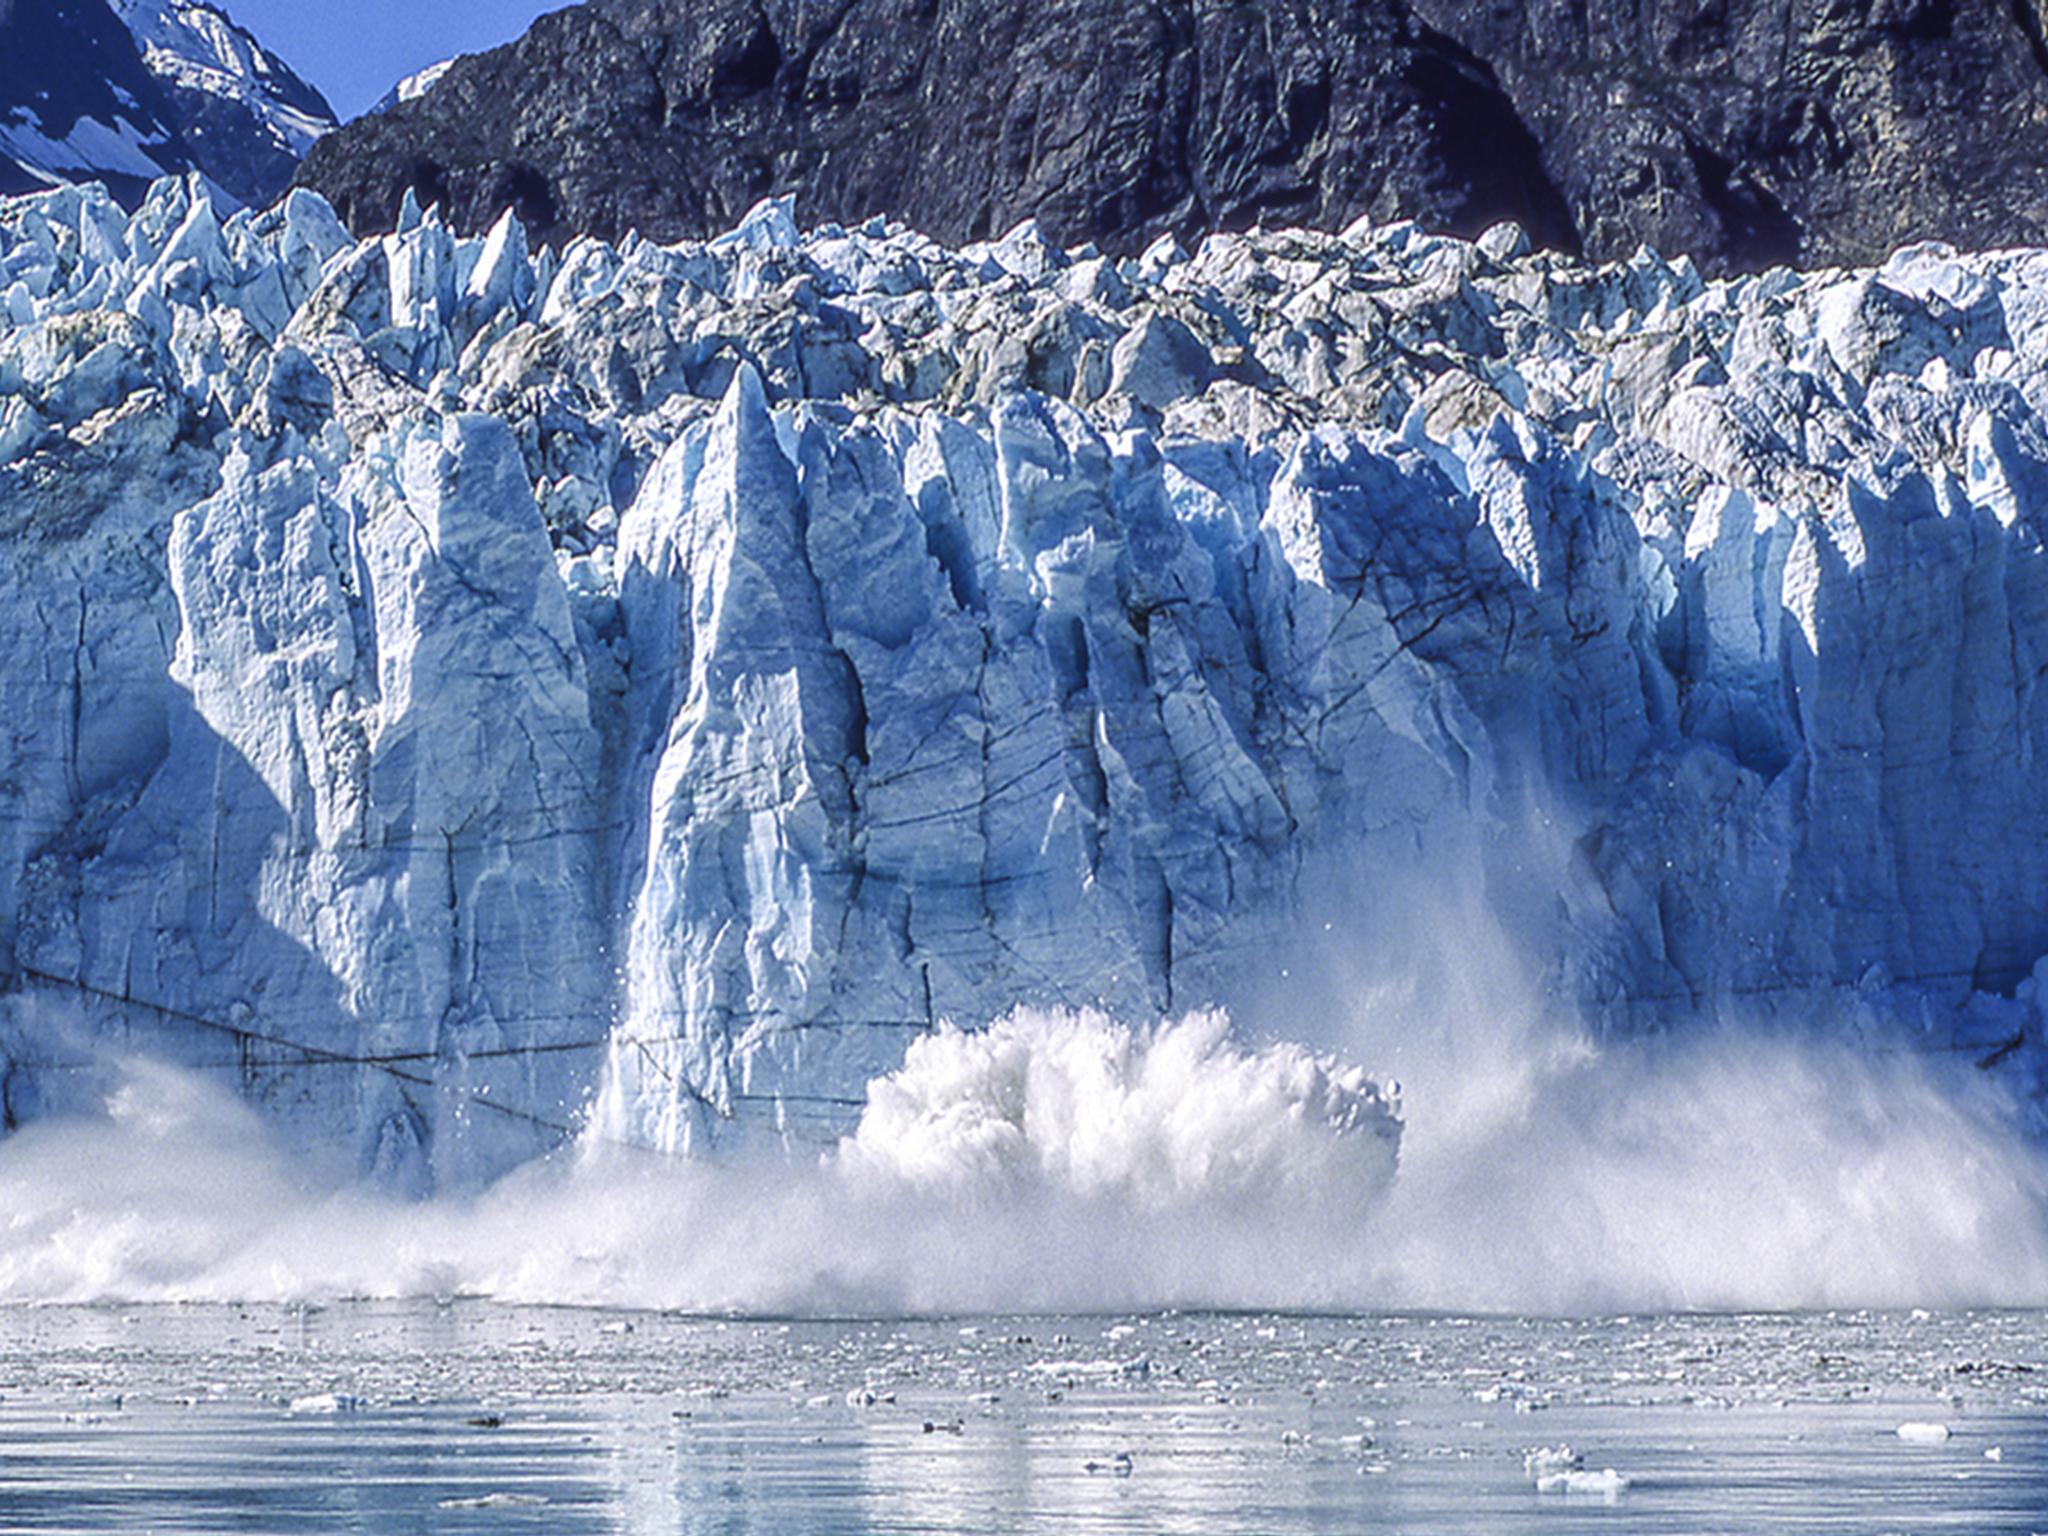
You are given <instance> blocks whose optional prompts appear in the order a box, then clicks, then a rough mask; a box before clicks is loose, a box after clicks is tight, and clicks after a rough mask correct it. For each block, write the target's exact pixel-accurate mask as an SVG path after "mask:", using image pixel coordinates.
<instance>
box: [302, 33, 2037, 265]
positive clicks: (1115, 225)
mask: <svg viewBox="0 0 2048 1536" xmlns="http://www.w3.org/2000/svg"><path fill="white" fill-rule="evenodd" d="M2044 4H2048V0H1769V3H1768V4H1767V3H1765V0H593V3H590V4H586V5H582V6H579V7H576V8H574V9H572V10H568V11H564V12H559V13H557V14H554V15H551V16H547V17H543V18H542V19H541V20H540V21H538V22H537V23H536V24H535V25H534V27H533V29H532V30H531V31H530V32H529V33H528V34H527V35H526V36H525V37H524V38H522V39H521V40H520V41H519V42H517V43H514V44H511V45H509V46H508V47H505V48H501V49H498V50H495V51H494V52H491V53H488V54H483V55H479V56H476V57H473V58H467V59H463V60H461V61H459V62H458V63H457V64H456V65H455V66H454V67H453V68H452V69H451V70H449V72H448V73H447V74H446V75H445V76H444V77H443V78H442V79H441V81H440V82H439V83H438V84H437V85H436V86H435V87H434V88H433V89H432V90H431V91H429V92H428V93H427V94H426V95H425V96H423V97H422V98H420V99H418V100H416V101H413V102H408V103H405V104H403V105H401V106H399V107H397V108H395V109H394V110H392V111H390V112H389V113H387V114H384V115H381V116H379V117H376V118H372V119H365V120H363V121H361V122H358V123H355V124H352V125H351V126H350V127H348V128H347V129H345V130H344V131H342V132H341V133H338V134H335V135H332V136H330V137H329V138H327V139H326V140H323V141H322V142H321V143H320V144H319V145H318V146H316V147H315V149H314V151H313V153H312V154H311V155H310V156H309V158H308V160H307V162H306V164H305V166H304V168H303V170H302V172H301V176H300V179H301V181H302V182H303V183H304V184H306V185H309V186H312V187H314V188H316V189H318V190H319V191H321V192H323V193H325V194H326V195H327V196H328V197H329V198H330V199H331V200H332V201H333V202H334V203H335V205H336V207H337V208H339V209H340V210H341V211H342V213H343V215H344V217H346V218H347V219H348V221H349V222H350V223H351V224H352V225H353V226H354V227H355V228H356V229H357V230H358V231H365V232H366V231H370V230H374V229H380V228H389V227H390V226H391V225H392V223H393V222H394V220H395V217H396V214H397V210H398V207H399V204H400V202H401V200H402V197H403V194H404V192H405V191H406V189H407V188H412V189H414V190H416V191H417V192H418V193H419V194H420V195H421V197H422V198H423V199H424V200H427V201H434V202H439V203H441V204H442V205H443V207H444V209H446V210H447V211H448V212H449V213H450V215H451V217H452V218H453V219H454V221H455V222H456V223H457V224H458V225H459V226H460V227H463V228H465V229H473V228H476V227H478V226H481V225H483V224H485V223H487V222H489V221H490V220H491V219H493V218H494V217H495V216H496V215H497V214H498V212H499V211H500V210H501V209H503V208H505V207H507V206H510V207H513V208H515V209H517V210H518V212H519V213H520V214H521V216H522V217H524V218H525V219H526V220H527V221H528V222H529V224H530V225H532V226H535V227H536V228H537V229H538V231H539V232H541V233H543V234H546V235H548V236H550V237H553V238H561V237H564V236H566V235H569V234H572V233H579V232H590V233H595V234H598V235H602V236H607V237H617V236H619V235H622V234H623V233H625V231H627V230H628V229H634V228H637V229H639V230H640V231H641V232H642V233H644V234H647V235H649V236H653V237H658V238H674V237H677V236H684V235H701V234H704V233H707V232H710V231H712V230H714V229H718V228H723V227H726V226H728V225H730V224H731V223H732V222H733V221H734V220H735V219H736V218H737V217H738V216H739V215H740V214H741V213H742V212H744V211H745V209H746V208H747V207H748V206H749V205H750V204H751V203H752V202H754V201H755V200H756V199H758V198H759V197H762V196H764V195H767V194H769V193H772V192H781V191H793V192H795V193H796V194H797V196H798V211H799V214H800V216H801V217H802V218H803V219H805V220H807V221H821V220H827V219H832V220H838V221H841V222H853V221H856V220H859V219H862V218H864V217H866V216H868V215H870V214H874V213H886V214H889V215H891V216H894V217H898V218H901V219H904V220H906V221H908V222H910V223H912V224H914V225H916V226H917V227H919V228H921V229H923V230H926V231H927V232H929V233H931V234H934V235H936V236H939V237H941V238H943V239H948V240H956V241H957V240H966V239H972V238H977V237H982V236H987V235H991V234H998V233H1001V232H1002V231H1003V230H1005V229H1007V228H1008V227H1009V226H1010V225H1012V224H1014V223H1015V222H1016V221H1017V220H1019V219H1021V218H1023V217H1025V216H1027V215H1034V214H1035V215H1036V216H1037V217H1038V218H1039V219H1040V221H1041V222H1042V224H1043V225H1044V226H1045V229H1046V231H1047V233H1048V234H1050V235H1051V236H1052V237H1053V238H1054V239H1056V240H1059V241H1062V242H1069V243H1071V242H1077V241H1081V240H1091V239H1092V240H1095V241H1096V242H1098V243H1100V244H1101V245H1103V246H1104V247H1105V248H1108V249H1111V250H1114V251H1129V250H1132V249H1135V248H1138V247H1142V246H1143V245H1145V244H1146V243H1148V242H1149V241H1150V240H1151V239H1153V238H1154V237H1156V236H1157V235H1159V234H1161V233H1163V232H1169V231H1170V232H1173V233H1176V234H1179V235H1181V236H1183V237H1186V236H1190V235H1193V234H1196V233H1199V232H1200V231H1202V230H1205V229H1211V228H1229V227H1243V226H1246V225H1249V224H1252V223H1254V222H1259V221H1263V222H1265V223H1267V224H1277V223H1305V224H1311V225H1320V226H1325V227H1329V226H1336V225H1341V224H1343V223H1345V222H1348V221H1349V220H1350V219H1352V218H1354V217H1356V216H1357V215H1359V214H1362V213H1371V214H1374V215H1376V216H1379V217H1393V216H1396V215H1405V216H1410V217H1414V218H1416V219H1419V220H1421V221H1422V222H1423V223H1425V224H1427V225H1430V226H1432V227H1436V228H1442V229H1448V230H1452V231H1455V232H1459V233H1467V234H1469V233H1474V232H1476V231H1477V230H1478V229H1480V228H1481V227H1483V226H1484V225H1486V224H1487V223H1489V222H1491V221H1493V220H1495V219H1498V218H1514V219H1517V220H1519V221H1521V222H1522V223H1523V224H1524V225H1526V226H1527V227H1528V228H1529V229H1530V231H1531V233H1532V234H1533V235H1534V236H1535V238H1536V239H1537V240H1538V241H1539V243H1545V244H1549V245H1554V246H1561V247H1566V248H1571V247H1577V246H1583V247H1584V248H1585V249H1587V250H1588V251H1589V252H1591V253H1592V254H1595V255H1609V254H1615V253H1625V252H1626V251H1627V250H1629V249H1631V248H1632V247H1633V246H1634V245H1635V244H1636V243H1637V242H1638V241H1648V242H1650V243H1652V244H1655V245H1657V246H1658V247H1660V248H1662V249H1665V250H1667V251H1670V252H1674V253H1676V252H1679V251H1687V252H1691V253H1693V254H1694V255H1695V256H1696V257H1697V258H1698V259H1699V260H1700V261H1701V263H1702V264H1703V265H1705V266H1708V267H1710V268H1716V269H1726V268H1731V267H1733V268H1740V267H1754V266H1761V265H1766V264H1769V263H1772V262H1776V261H1780V260H1789V259H1797V260H1800V261H1802V262H1805V263H1808V264H1813V263H1826V262H1831V261H1850V260H1865V259H1869V258H1872V257H1874V256H1876V255H1877V254H1878V253H1880V252H1881V251H1883V250H1886V249H1888V248H1890V247H1891V246H1893V245H1896V244H1898V243H1900V242H1901V241H1903V240H1907V239H1911V238H1919V237H1942V238H1947V239H1950V240H1953V241H1956V242H1957V243H1960V244H1964V245H1970V246H1982V245H1989V244H2005V243H2012V242H2017V241H2023V240H2032V241H2042V240H2048V24H2044V21H2043V9H2042V7H2043V5H2044Z"/></svg>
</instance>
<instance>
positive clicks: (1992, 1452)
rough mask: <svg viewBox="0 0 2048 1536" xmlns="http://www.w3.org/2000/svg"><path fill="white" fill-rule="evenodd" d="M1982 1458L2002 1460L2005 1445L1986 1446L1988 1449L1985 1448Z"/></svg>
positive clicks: (2003, 1458)
mask: <svg viewBox="0 0 2048 1536" xmlns="http://www.w3.org/2000/svg"><path fill="white" fill-rule="evenodd" d="M1984 1459H1985V1460H1986V1461H2003V1460H2005V1447H2004V1446H2002V1445H1994V1446H1991V1447H1989V1448H1988V1449H1987V1450H1986V1451H1985V1452H1984Z"/></svg>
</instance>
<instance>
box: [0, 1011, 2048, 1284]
mask: <svg viewBox="0 0 2048 1536" xmlns="http://www.w3.org/2000/svg"><path fill="white" fill-rule="evenodd" d="M1466 1066H1467V1070H1468V1073H1469V1075H1470V1076H1471V1077H1472V1079H1473V1080H1474V1081H1475V1082H1477V1081H1480V1080H1482V1079H1493V1080H1497V1081H1503V1082H1506V1083H1508V1084H1509V1085H1510V1087H1509V1088H1508V1089H1506V1090H1503V1091H1500V1092H1496V1093H1492V1094H1488V1093H1484V1092H1479V1093H1476V1094H1475V1096H1474V1097H1472V1098H1470V1099H1468V1100H1467V1101H1466V1103H1467V1105H1468V1109H1469V1107H1470V1106H1475V1105H1490V1106H1491V1108H1490V1109H1486V1110H1485V1111H1484V1112H1479V1111H1476V1110H1473V1111H1471V1112H1468V1113H1467V1114H1465V1115H1464V1116H1462V1117H1457V1118H1445V1119H1442V1120H1437V1119H1433V1118H1432V1117H1431V1115H1430V1114H1429V1113H1428V1112H1427V1111H1425V1110H1424V1109H1422V1108H1420V1107H1418V1106H1420V1105H1426V1104H1429V1103H1431V1102H1433V1101H1432V1099H1431V1098H1429V1097H1428V1096H1418V1097H1414V1098H1411V1099H1410V1101H1409V1103H1410V1108H1409V1110H1408V1123H1407V1126H1406V1131H1405V1138H1404V1145H1403V1148H1402V1155H1401V1164H1402V1166H1401V1168H1400V1171H1399V1172H1398V1174H1396V1175H1395V1176H1394V1177H1393V1180H1392V1183H1391V1185H1389V1184H1388V1175H1389V1173H1390V1171H1391V1170H1392V1167H1393V1162H1394V1141H1395V1137H1394V1132H1393V1126H1394V1122H1393V1120H1392V1119H1391V1117H1390V1116H1389V1115H1388V1114H1387V1109H1388V1104H1387V1101H1386V1096H1385V1094H1384V1093H1383V1091H1382V1090H1381V1089H1380V1088H1379V1087H1378V1085H1377V1084H1375V1083H1373V1082H1372V1080H1370V1079H1368V1078H1365V1077H1364V1076H1363V1075H1362V1074H1360V1073H1358V1072H1357V1070H1356V1069H1354V1068H1349V1067H1346V1066H1344V1065H1343V1064H1342V1063H1341V1062H1340V1061H1337V1060H1335V1059H1333V1058H1330V1057H1327V1056H1319V1055H1317V1054H1315V1053H1312V1052H1309V1051H1307V1050H1305V1049H1302V1048H1300V1047H1275V1048H1266V1049H1261V1050H1248V1049H1246V1048H1245V1047H1243V1046H1242V1045H1239V1044H1235V1043H1233V1042H1232V1041H1231V1040H1230V1038H1229V1037H1228V1035H1227V1034H1225V1033H1224V1032H1223V1029H1222V1024H1221V1021H1220V1020H1219V1019H1217V1018H1216V1017H1214V1016H1199V1017H1197V1018H1194V1019H1191V1020H1188V1021H1184V1022H1182V1023H1179V1024H1174V1025H1167V1026H1162V1027H1158V1028H1153V1029H1130V1028H1127V1027H1125V1026H1122V1025H1118V1024H1115V1023H1112V1022H1111V1021H1108V1020H1106V1019H1103V1018H1100V1017H1098V1016H1090V1015H1068V1014H1020V1015H1017V1016H1015V1017H1013V1018H1011V1019H1009V1020H1007V1021H1004V1022H1002V1023H1000V1024H998V1025H996V1026H995V1027H993V1028H992V1029H990V1030H988V1031H985V1032H982V1033H967V1032H950V1033H945V1034H940V1035H937V1036H934V1037H933V1038H932V1039H930V1040H928V1041H926V1042H923V1043H922V1045H921V1046H920V1048H919V1049H918V1050H915V1051H913V1052H912V1054H911V1057H910V1059H909V1060H908V1061H907V1062H906V1064H905V1066H904V1068H903V1069H902V1071H900V1072H899V1073H896V1074H892V1075H891V1076H889V1077H888V1078H885V1079H883V1080H881V1081H879V1082H877V1083H876V1084H875V1085H873V1088H872V1090H871V1093H870V1102H869V1108H868V1112H867V1115H866V1116H865V1117H864V1118H863V1120H862V1122H861V1124H860V1126H859V1128H858V1129H857V1130H856V1131H855V1132H854V1133H853V1135H852V1136H850V1137H849V1138H848V1139H847V1140H846V1141H845V1142H844V1143H843V1144H842V1145H841V1146H840V1147H839V1148H838V1149H836V1150H835V1151H834V1152H832V1153H830V1154H828V1155H826V1156H823V1157H818V1156H815V1155H809V1154H789V1153H780V1152H778V1153H774V1154H769V1153H765V1152H764V1153H758V1154H756V1155H754V1156H751V1157H747V1158H743V1159H740V1160H737V1161H734V1162H727V1163H714V1162H710V1161H707V1160H690V1159H668V1158H656V1157H652V1156H649V1155H646V1154H643V1153H636V1152H632V1151H629V1150H625V1149H617V1148H614V1149H612V1151H610V1152H609V1153H606V1154H603V1155H594V1156H593V1155H585V1156H567V1155H565V1156H562V1157H558V1158H556V1159H553V1160H550V1161H548V1162H546V1163H543V1164H539V1165H536V1166H532V1167H529V1168H526V1169H522V1170H520V1171H518V1172H517V1173H515V1174H513V1175H512V1176H510V1177H508V1178H507V1179H505V1180H502V1181H500V1182H499V1183H498V1184H497V1185H495V1186H494V1187H492V1188H491V1189H489V1190H486V1191H484V1192H483V1193H481V1194H479V1195H474V1196H441V1197H438V1198H436V1199H433V1200H429V1201H423V1202H407V1201H402V1200H398V1199H395V1198H391V1197H387V1196H382V1195H378V1194H374V1193H371V1192H368V1191H365V1190H363V1189H362V1188H360V1187H359V1186H357V1185H356V1184H355V1183H353V1182H352V1181H351V1180H350V1179H349V1178H348V1177H347V1176H346V1175H345V1174H344V1173H343V1172H341V1171H339V1170H336V1169H333V1168H324V1167H321V1166H319V1165H318V1164H316V1163H313V1162H309V1161H306V1160H303V1159H297V1158H292V1157H287V1156H286V1155H284V1154H283V1153H281V1152H280V1151H279V1150H278V1149H277V1148H276V1146H275V1145H274V1144H273V1142H272V1141H271V1139H270V1134H269V1132H268V1131H267V1130H266V1129H265V1128H264V1127H263V1125H262V1123H261V1122H260V1121H259V1120H258V1119H257V1117H256V1115H255V1114H254V1112H252V1111H251V1110H250V1109H248V1108H247V1107H246V1106H244V1105H242V1104H241V1103H239V1102H238V1101H236V1100H235V1099H234V1098H232V1097H231V1096H229V1095H227V1094H226V1093H224V1092H222V1091H221V1090H219V1089H218V1088H217V1087H215V1086H212V1085H211V1084H209V1083H208V1082H207V1081H205V1080H204V1079H201V1078H196V1077H193V1076H189V1075H187V1074H183V1073H177V1072H172V1071H169V1070H167V1069H162V1068H155V1067H150V1066H147V1065H143V1064H130V1065H129V1067H128V1069H127V1074H126V1077H125V1079H124V1081H123V1082H122V1084H121V1086H120V1087H119V1088H118V1089H117V1090H116V1092H115V1093H114V1095H113V1097H112V1099H111V1100H110V1102H109V1104H108V1106H107V1108H106V1111H105V1112H104V1113H103V1114H101V1115H99V1116H97V1117H94V1118H91V1119H74V1120H53V1121H47V1122H43V1123H40V1124H37V1125H34V1126H31V1127H29V1128H28V1129H26V1130H24V1131H22V1132H21V1133H19V1134H17V1135H15V1136H14V1137H11V1138H9V1139H8V1140H7V1141H5V1142H4V1143H0V1230H4V1231H5V1232H6V1233H7V1238H8V1240H7V1242H6V1243H5V1244H4V1245H0V1299H4V1300H9V1301H88V1300H113V1299H119V1300H124V1301H148V1300H185V1299H213V1300H229V1299H233V1300H283V1299H303V1298H324V1297H337V1296H412V1295H446V1294H454V1293H465V1294H484V1295H490V1296H495V1297H498V1298H501V1299H505V1300H521V1301H539V1302H556V1303H571V1304H591V1305H622V1306H645V1307H666V1308H682V1309H687V1310H693V1311H738V1312H752V1313H763V1312H767V1313H785V1314H807V1313H808V1314H816V1313H833V1314H845V1313H862V1314H875V1315H885V1314H886V1315H895V1314H901V1313H906V1312H908V1313H933V1312H953V1311H1092V1310H1102V1309H1144V1308H1159V1307H1169V1306H1212V1307H1280V1308H1290V1307H1291V1308H1316V1309H1368V1308H1386V1307H1402V1308H1417V1307H1424V1308H1427V1307H1442V1306H1456V1307H1466V1308H1491V1309H1500V1310H1522V1311H1543V1312H1565V1313H1570V1312H1583V1311H1588V1310H1595V1309H1612V1308H1616V1307H1627V1308H1630V1309H1634V1310H1647V1309H1667V1308H1685V1307H1698V1306H1720V1307H1745V1308H1748V1307H1761V1308H1782V1307H1804V1306H1858V1305H1878V1304H1909V1303H1910V1304H1928V1305H1931V1304H1943V1303H1946V1304H1953V1305H1963V1304H1977V1303H2011V1304H2026V1303H2030V1302H2038V1301H2039V1300H2040V1299H2041V1298H2042V1297H2043V1296H2048V1225H2044V1221H2043V1216H2042V1213H2043V1211H2044V1210H2048V1179H2044V1176H2043V1173H2042V1169H2041V1165H2040V1163H2039V1161H2038V1158H2037V1156H2036V1154H2035V1153H2034V1151H2033V1150H2031V1149H2030V1148H2029V1147H2028V1146H2027V1145H2026V1143H2025V1142H2024V1141H2022V1140H2021V1139H2020V1138H2019V1137H2017V1136H2016V1135H2014V1134H2013V1132H2012V1131H2011V1129H2010V1127H2009V1124H2008V1122H2007V1120H2006V1119H2005V1118H2004V1116H2003V1114H2002V1111H2001V1109H2000V1107H1999V1106H1998V1105H1997V1104H1996V1103H1995V1102H1993V1101H1990V1100H1988V1099H1984V1098H1980V1097H1978V1096H1977V1095H1975V1094H1973V1093H1971V1092H1968V1091H1966V1090H1964V1089H1960V1088H1958V1086H1957V1085H1955V1084H1952V1083H1948V1082H1945V1081H1943V1080H1941V1079H1939V1078H1938V1077H1936V1076H1934V1075H1933V1074H1932V1073H1931V1072H1930V1071H1929V1069H1928V1068H1927V1067H1926V1066H1925V1065H1924V1064H1923V1063H1919V1062H1916V1061H1912V1060H1909V1059H1906V1058H1887V1059H1881V1060H1878V1061H1868V1060H1860V1059H1856V1058H1853V1057H1851V1056H1850V1054H1849V1053H1848V1052H1847V1051H1845V1050H1841V1049H1836V1050H1831V1051H1824V1050H1818V1049H1810V1048H1795V1047H1792V1046H1789V1045H1787V1044H1785V1043H1783V1042H1779V1041H1773V1040H1769V1039H1765V1038H1760V1037H1754V1036H1751V1037H1744V1036H1740V1035H1737V1034H1734V1033H1730V1034H1728V1035H1726V1036H1721V1037H1710V1038H1707V1039H1703V1040H1701V1041H1698V1042H1696V1043H1694V1044H1692V1045H1690V1046H1688V1047H1685V1048H1681V1049H1677V1050H1671V1049H1665V1048H1660V1049H1659V1051H1658V1052H1657V1053H1655V1054H1652V1053H1651V1052H1649V1051H1646V1050H1641V1049H1636V1048H1630V1047H1614V1046H1609V1047H1605V1048H1602V1049H1597V1050H1596V1049H1594V1048H1592V1047H1591V1046H1590V1045H1588V1044H1587V1043H1585V1042H1583V1041H1581V1042H1577V1043H1576V1045H1575V1046H1574V1048H1572V1049H1556V1048H1550V1049H1546V1050H1545V1051H1544V1052H1543V1053H1541V1054H1540V1055H1539V1056H1538V1057H1537V1058H1535V1059H1534V1060H1533V1061H1531V1060H1525V1059H1514V1058H1510V1057H1508V1056H1505V1055H1504V1056H1502V1057H1501V1058H1500V1059H1496V1060H1488V1059H1486V1058H1484V1057H1475V1058H1473V1059H1472V1060H1470V1061H1468V1062H1467V1064H1466ZM224 1189H233V1190H234V1191H235V1198H234V1199H233V1200H232V1201H224V1200H223V1199H222V1196H221V1192H222V1191H223V1190H224Z"/></svg>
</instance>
